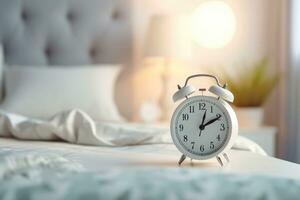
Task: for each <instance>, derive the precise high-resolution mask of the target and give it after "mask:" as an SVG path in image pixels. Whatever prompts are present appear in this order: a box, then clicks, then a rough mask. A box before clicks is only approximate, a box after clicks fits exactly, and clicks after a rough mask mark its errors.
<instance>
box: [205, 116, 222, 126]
mask: <svg viewBox="0 0 300 200" xmlns="http://www.w3.org/2000/svg"><path fill="white" fill-rule="evenodd" d="M220 117H221V116H218V117H216V118H214V119H212V120H209V121H208V122H206V123H205V124H204V125H203V126H207V125H210V124H212V123H214V122H215V121H217V120H218V119H220Z"/></svg>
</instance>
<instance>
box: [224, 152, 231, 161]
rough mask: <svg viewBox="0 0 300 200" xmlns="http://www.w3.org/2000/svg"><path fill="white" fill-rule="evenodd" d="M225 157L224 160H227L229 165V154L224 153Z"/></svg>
mask: <svg viewBox="0 0 300 200" xmlns="http://www.w3.org/2000/svg"><path fill="white" fill-rule="evenodd" d="M223 156H224V158H225V159H226V161H227V162H228V163H229V161H230V159H229V157H228V155H227V153H223Z"/></svg>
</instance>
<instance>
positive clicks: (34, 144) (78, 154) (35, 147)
mask: <svg viewBox="0 0 300 200" xmlns="http://www.w3.org/2000/svg"><path fill="white" fill-rule="evenodd" d="M8 150H9V151H15V152H20V151H21V152H22V151H24V152H27V153H28V155H29V154H30V153H31V154H34V155H41V156H43V155H47V154H54V155H61V156H63V157H65V158H67V159H68V160H71V161H74V162H76V163H80V164H81V165H82V166H83V167H84V168H86V169H88V170H91V171H97V170H100V169H103V168H111V167H117V168H122V167H136V166H139V167H145V166H155V167H174V168H178V167H179V166H178V165H177V162H178V159H179V157H180V156H181V154H180V152H179V151H178V150H177V149H176V147H175V146H174V145H173V144H149V145H134V146H124V147H99V146H82V145H76V144H68V143H64V142H42V141H25V142H24V141H21V140H16V139H11V138H1V140H0V151H8ZM181 167H192V168H196V169H198V170H203V169H209V170H214V171H217V172H224V173H228V172H229V173H244V174H251V175H253V174H260V175H270V176H275V177H285V178H292V179H299V180H300V173H299V172H300V166H299V165H298V164H295V163H291V162H287V161H283V160H280V159H277V158H273V157H269V156H264V155H260V154H258V153H254V152H249V151H241V150H231V151H230V163H229V164H228V165H226V166H225V167H220V165H219V164H218V162H217V161H216V160H215V159H211V160H207V161H195V160H193V162H192V163H191V162H190V160H187V161H186V162H184V164H183V165H182V166H181ZM179 168H180V167H179Z"/></svg>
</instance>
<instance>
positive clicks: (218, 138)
mask: <svg viewBox="0 0 300 200" xmlns="http://www.w3.org/2000/svg"><path fill="white" fill-rule="evenodd" d="M217 140H218V141H219V142H220V141H221V137H220V134H219V135H218V136H217Z"/></svg>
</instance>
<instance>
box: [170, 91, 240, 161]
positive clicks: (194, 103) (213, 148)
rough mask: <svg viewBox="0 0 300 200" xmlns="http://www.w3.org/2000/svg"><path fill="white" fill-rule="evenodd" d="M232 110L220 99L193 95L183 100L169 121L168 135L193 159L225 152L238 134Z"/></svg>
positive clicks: (205, 157) (206, 157)
mask: <svg viewBox="0 0 300 200" xmlns="http://www.w3.org/2000/svg"><path fill="white" fill-rule="evenodd" d="M236 132H237V120H236V116H235V114H234V111H233V109H232V108H231V107H230V106H229V104H227V103H226V102H225V101H223V100H219V99H217V98H215V97H210V96H194V97H191V98H188V99H186V100H185V101H183V102H182V103H181V104H180V105H179V106H178V107H177V109H176V110H175V112H174V114H173V116H172V120H171V135H172V139H173V141H174V144H175V145H176V147H177V148H178V149H179V150H180V151H181V152H182V153H183V154H184V155H186V156H188V157H191V158H193V159H200V160H201V159H208V158H211V157H214V156H216V155H217V154H220V153H221V152H223V151H225V150H226V149H227V147H229V148H230V147H231V145H229V142H230V140H231V139H232V136H233V133H234V134H236V135H237V133H236Z"/></svg>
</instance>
